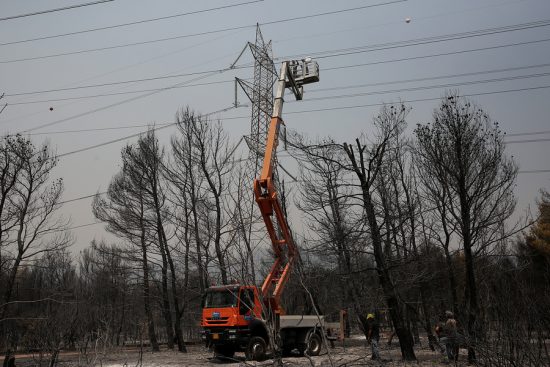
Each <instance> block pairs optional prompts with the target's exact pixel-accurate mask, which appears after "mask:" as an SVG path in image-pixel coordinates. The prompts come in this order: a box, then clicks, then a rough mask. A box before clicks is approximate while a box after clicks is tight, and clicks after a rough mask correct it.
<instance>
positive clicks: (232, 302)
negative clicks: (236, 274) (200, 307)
mask: <svg viewBox="0 0 550 367" xmlns="http://www.w3.org/2000/svg"><path fill="white" fill-rule="evenodd" d="M237 292H238V290H236V289H220V290H209V291H207V292H206V296H205V298H204V307H205V308H213V307H236V306H237Z"/></svg>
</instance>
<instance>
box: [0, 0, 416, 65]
mask: <svg viewBox="0 0 550 367" xmlns="http://www.w3.org/2000/svg"><path fill="white" fill-rule="evenodd" d="M405 1H407V0H394V1H389V2H385V3H379V4H372V5H365V6H358V7H355V8H348V9H340V10H334V11H330V12H324V13H317V14H309V15H305V16H300V17H293V18H285V19H279V20H274V21H270V22H266V23H262V24H261V25H272V24H280V23H287V22H293V21H297V20H302V19H309V18H315V17H321V16H326V15H332V14H339V13H344V12H350V11H355V10H359V9H367V8H372V7H375V6H382V5H389V4H395V3H401V2H405ZM257 26H258V24H249V25H241V26H234V27H227V28H220V29H216V30H211V31H204V32H198V33H189V34H183V35H179V36H172V37H165V38H158V39H154V40H148V41H140V42H132V43H124V44H119V45H114V46H105V47H99V48H92V49H85V50H78V51H70V52H62V53H57V54H49V55H41V56H33V57H25V58H20V59H12V60H1V61H0V64H9V63H15V62H21V61H32V60H41V59H48V58H53V57H60V56H69V55H78V54H84V53H90V52H98V51H107V50H113V49H118V48H125V47H133V46H141V45H147V44H153V43H158V42H165V41H172V40H176V39H182V38H189V37H196V36H203V35H207V34H214V33H220V32H228V31H233V30H239V29H245V28H252V27H257Z"/></svg>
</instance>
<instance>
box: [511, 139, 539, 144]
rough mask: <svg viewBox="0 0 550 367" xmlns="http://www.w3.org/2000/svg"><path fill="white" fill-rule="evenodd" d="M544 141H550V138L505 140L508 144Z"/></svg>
mask: <svg viewBox="0 0 550 367" xmlns="http://www.w3.org/2000/svg"><path fill="white" fill-rule="evenodd" d="M543 141H550V138H540V139H530V140H510V141H507V142H505V143H506V144H520V143H538V142H543Z"/></svg>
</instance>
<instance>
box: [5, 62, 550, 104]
mask: <svg viewBox="0 0 550 367" xmlns="http://www.w3.org/2000/svg"><path fill="white" fill-rule="evenodd" d="M548 66H550V63H547V64H537V65H527V66H516V67H510V68H501V69H490V70H483V71H475V72H469V73H460V74H447V75H440V76H432V77H423V78H414V79H403V80H394V81H386V82H378V83H368V84H356V85H345V86H339V87H331V88H321V89H315V90H312V91H309V92H308V94H310V93H318V92H324V91H331V90H341V89H352V88H364V87H374V86H381V85H390V84H401V83H412V82H420V81H428V80H437V79H447V78H458V77H464V76H474V75H482V74H494V73H503V72H510V71H518V70H526V69H534V68H543V67H548ZM233 82H234V81H233V80H223V81H217V82H209V83H197V84H189V85H182V86H178V87H173V88H170V89H176V88H189V87H196V86H205V85H212V84H224V83H233ZM163 89H166V88H154V89H140V90H134V91H125V92H114V93H103V94H93V95H85V96H75V97H66V98H57V99H45V100H34V101H26V102H11V103H9V105H10V106H18V105H27V104H36V103H50V102H61V101H69V100H79V99H87V98H99V97H109V96H117V95H124V94H134V93H144V92H152V91H160V90H163Z"/></svg>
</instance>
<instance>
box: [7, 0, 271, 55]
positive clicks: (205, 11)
mask: <svg viewBox="0 0 550 367" xmlns="http://www.w3.org/2000/svg"><path fill="white" fill-rule="evenodd" d="M109 1H114V0H109ZM262 1H264V0H252V1H246V2H241V3H236V4H228V5H222V6H217V7H214V8H208V9H201V10H195V11H190V12H185V13H178V14H172V15H167V16H164V17H157V18H149V19H142V20H137V21H134V22H128V23H121V24H114V25H110V26H105V27H97V28H89V29H84V30H80V31H75V32H68V33H62V34H54V35H50V36H42V37H36V38H29V39H24V40H19V41H10V42H4V43H0V46H7V45H15V44H18V43H26V42H33V41H41V40H46V39H51V38H59V37H66V36H73V35H77V34H82V33H90V32H96V31H103V30H107V29H114V28H120V27H127V26H131V25H136V24H143V23H149V22H156V21H159V20H166V19H171V18H178V17H184V16H187V15H194V14H200V13H207V12H211V11H215V10H222V9H228V8H234V7H238V6H243V5H249V4H253V3H258V2H262Z"/></svg>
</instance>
